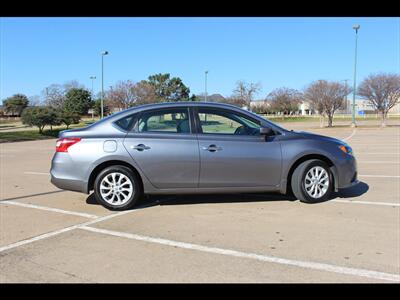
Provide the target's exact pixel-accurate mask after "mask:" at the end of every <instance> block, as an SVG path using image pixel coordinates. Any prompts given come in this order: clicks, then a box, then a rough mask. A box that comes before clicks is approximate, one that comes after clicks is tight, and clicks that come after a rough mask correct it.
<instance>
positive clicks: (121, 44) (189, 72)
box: [0, 17, 400, 100]
mask: <svg viewBox="0 0 400 300" xmlns="http://www.w3.org/2000/svg"><path fill="white" fill-rule="evenodd" d="M353 24H359V25H360V26H361V27H360V30H359V32H358V61H357V80H356V82H357V83H359V82H360V81H361V80H362V79H363V78H365V77H366V76H368V75H369V74H371V73H378V72H391V73H400V18H367V17H344V18H332V17H331V18H330V17H324V18H322V17H319V18H316V17H309V18H305V17H302V18H300V17H297V18H287V17H277V18H271V17H268V18H259V17H257V18H255V17H247V18H241V17H235V18H233V17H221V18H216V17H207V18H206V17H174V18H171V17H157V18H155V17H142V18H138V17H131V18H116V17H115V18H111V17H102V18H97V17H96V18H95V17H85V18H84V17H79V18H61V17H57V18H50V17H45V18H39V17H35V18H15V17H13V18H0V100H3V99H5V98H7V97H9V96H11V95H13V94H15V93H23V94H25V95H27V96H29V97H30V96H35V95H38V96H40V95H41V92H42V91H43V90H44V88H45V87H46V86H49V85H51V84H54V83H55V84H63V83H65V82H66V81H71V80H77V81H79V82H80V83H81V84H84V85H85V86H86V87H87V88H89V89H91V80H90V79H89V77H90V76H96V80H95V82H94V92H95V93H97V92H99V91H100V90H101V55H100V53H101V51H102V50H107V51H108V52H109V55H107V56H105V57H104V87H105V89H108V88H109V87H110V86H112V85H114V84H116V83H117V82H118V81H120V80H132V81H134V82H137V81H140V80H142V79H146V78H147V77H148V76H149V75H152V74H155V73H170V74H171V76H177V77H180V78H181V79H182V80H183V82H184V83H185V84H186V85H187V86H188V87H189V88H190V90H191V93H194V94H202V93H204V89H205V87H204V85H205V82H204V77H205V74H204V73H205V71H206V70H208V71H209V72H208V84H207V87H208V88H207V89H208V94H209V95H210V94H214V93H220V94H222V95H224V96H229V95H231V94H232V91H233V89H234V88H235V83H236V82H237V81H238V80H244V81H246V82H254V83H256V82H259V83H260V84H261V91H260V93H259V94H258V95H256V98H257V99H264V98H265V97H266V95H267V94H268V93H269V92H271V91H272V90H273V89H275V88H279V87H289V88H295V89H299V90H302V89H304V88H305V87H306V86H307V85H308V84H309V83H311V82H312V81H314V80H318V79H326V80H335V81H339V80H345V79H348V80H349V81H348V83H349V84H351V85H352V81H353V72H354V48H355V31H354V30H353V29H352V25H353Z"/></svg>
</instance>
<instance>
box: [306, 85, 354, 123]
mask: <svg viewBox="0 0 400 300" xmlns="http://www.w3.org/2000/svg"><path fill="white" fill-rule="evenodd" d="M349 93H350V88H348V87H347V86H346V85H344V84H342V83H340V82H329V81H326V80H317V81H314V82H312V83H311V84H310V85H309V86H308V88H307V89H306V90H305V92H304V98H305V99H306V100H307V101H309V102H310V105H311V107H312V108H313V109H314V110H316V111H318V113H319V114H320V115H322V116H324V115H326V116H327V117H328V127H332V123H333V115H334V114H335V111H336V110H338V109H340V108H342V107H343V105H344V98H345V96H347V95H348V94H349Z"/></svg>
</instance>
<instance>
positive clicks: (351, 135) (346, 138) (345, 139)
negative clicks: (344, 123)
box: [342, 128, 357, 141]
mask: <svg viewBox="0 0 400 300" xmlns="http://www.w3.org/2000/svg"><path fill="white" fill-rule="evenodd" d="M356 132H357V128H354V129H353V132H352V133H351V134H350V135H349V136H348V137H345V138H344V139H342V141H347V140H349V139H351V138H352V137H353V136H354V135H355V134H356Z"/></svg>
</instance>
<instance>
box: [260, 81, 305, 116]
mask: <svg viewBox="0 0 400 300" xmlns="http://www.w3.org/2000/svg"><path fill="white" fill-rule="evenodd" d="M301 99H302V94H301V93H300V92H299V91H297V90H295V89H289V88H286V87H283V88H279V89H275V90H273V91H272V92H271V93H269V94H268V96H267V100H268V101H270V104H271V107H270V109H271V111H274V112H281V113H283V114H284V115H285V114H291V113H292V112H296V111H298V110H299V104H300V102H301Z"/></svg>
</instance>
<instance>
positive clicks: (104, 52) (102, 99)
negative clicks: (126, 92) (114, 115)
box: [101, 51, 108, 119]
mask: <svg viewBox="0 0 400 300" xmlns="http://www.w3.org/2000/svg"><path fill="white" fill-rule="evenodd" d="M107 54H108V51H103V52H101V118H102V119H103V117H104V55H107Z"/></svg>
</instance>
